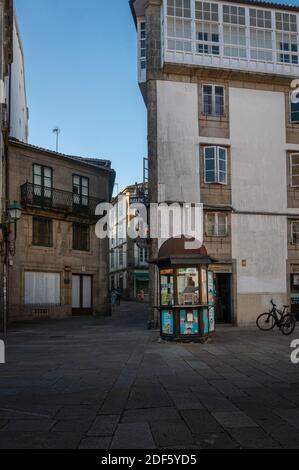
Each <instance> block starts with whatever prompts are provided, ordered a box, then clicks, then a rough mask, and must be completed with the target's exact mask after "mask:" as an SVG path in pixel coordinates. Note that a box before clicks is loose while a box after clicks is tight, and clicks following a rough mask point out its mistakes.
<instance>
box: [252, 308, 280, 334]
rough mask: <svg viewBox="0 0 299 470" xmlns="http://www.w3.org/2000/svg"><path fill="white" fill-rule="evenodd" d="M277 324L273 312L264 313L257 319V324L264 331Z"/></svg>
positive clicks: (271, 328)
mask: <svg viewBox="0 0 299 470" xmlns="http://www.w3.org/2000/svg"><path fill="white" fill-rule="evenodd" d="M275 325H276V319H275V317H274V316H273V315H272V313H269V312H267V313H262V314H261V315H260V316H259V317H257V320H256V326H257V327H258V328H259V329H260V330H262V331H271V330H273V328H274V326H275Z"/></svg>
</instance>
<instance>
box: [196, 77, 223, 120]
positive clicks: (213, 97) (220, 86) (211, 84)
mask: <svg viewBox="0 0 299 470" xmlns="http://www.w3.org/2000/svg"><path fill="white" fill-rule="evenodd" d="M206 86H210V87H212V114H206V113H205V112H204V87H206ZM216 87H217V88H222V89H223V114H216V112H215V110H216V93H215V89H216ZM225 108H226V89H225V86H224V85H216V84H215V83H203V85H202V114H203V115H204V116H208V117H217V118H218V117H225V114H226V113H225Z"/></svg>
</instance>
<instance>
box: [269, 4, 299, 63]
mask: <svg viewBox="0 0 299 470" xmlns="http://www.w3.org/2000/svg"><path fill="white" fill-rule="evenodd" d="M275 19H276V49H277V61H278V62H283V63H286V64H296V65H297V64H298V63H299V55H298V31H297V16H296V15H292V14H289V13H280V12H276V15H275Z"/></svg>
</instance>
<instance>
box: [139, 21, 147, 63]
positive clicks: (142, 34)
mask: <svg viewBox="0 0 299 470" xmlns="http://www.w3.org/2000/svg"><path fill="white" fill-rule="evenodd" d="M139 61H140V69H141V70H145V69H146V23H145V21H140V23H139Z"/></svg>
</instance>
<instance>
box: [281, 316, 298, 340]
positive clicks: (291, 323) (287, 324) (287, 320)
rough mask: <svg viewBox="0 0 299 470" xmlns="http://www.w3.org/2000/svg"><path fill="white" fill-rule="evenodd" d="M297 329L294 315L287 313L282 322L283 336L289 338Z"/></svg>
mask: <svg viewBox="0 0 299 470" xmlns="http://www.w3.org/2000/svg"><path fill="white" fill-rule="evenodd" d="M295 328H296V320H295V318H294V317H293V315H290V314H289V313H287V314H286V315H284V317H283V318H282V320H281V327H280V330H281V332H282V334H283V335H285V336H289V335H291V334H292V333H293V331H294V330H295Z"/></svg>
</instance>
